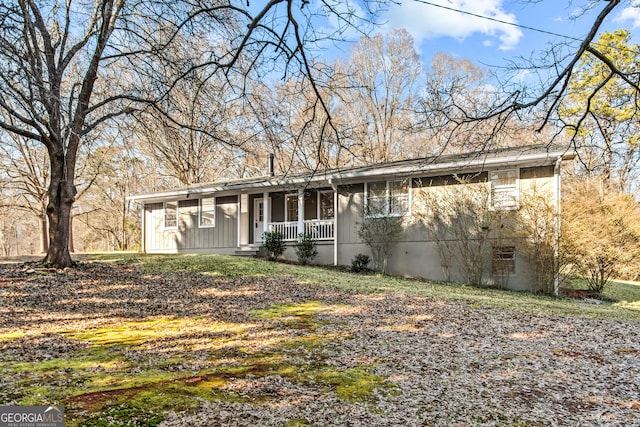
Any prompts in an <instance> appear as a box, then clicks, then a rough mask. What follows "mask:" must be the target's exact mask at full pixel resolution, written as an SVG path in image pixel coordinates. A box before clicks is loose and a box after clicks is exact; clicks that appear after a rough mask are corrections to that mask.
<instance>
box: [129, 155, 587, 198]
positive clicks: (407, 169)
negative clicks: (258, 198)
mask: <svg viewBox="0 0 640 427" xmlns="http://www.w3.org/2000/svg"><path fill="white" fill-rule="evenodd" d="M574 157H575V152H574V151H572V150H570V149H568V148H567V147H559V146H554V145H551V146H550V145H545V144H541V145H531V146H524V147H512V148H502V149H495V150H489V151H476V152H468V153H461V154H447V155H441V156H431V157H424V158H419V159H409V160H400V161H395V162H389V163H378V164H372V165H365V166H355V167H350V168H341V169H327V170H322V171H315V172H307V173H300V174H288V175H277V176H264V177H256V178H246V179H238V180H229V181H218V182H211V183H202V184H193V185H188V186H184V187H180V188H176V189H172V190H166V191H158V192H153V193H146V194H138V195H134V196H130V197H129V199H131V200H135V201H138V202H143V203H144V202H160V201H163V200H176V199H183V198H188V197H190V196H196V197H197V196H198V195H206V194H238V193H241V192H248V191H251V190H263V191H280V190H287V189H293V188H299V187H305V188H308V187H311V188H319V187H327V186H332V185H344V184H353V183H357V182H364V181H366V180H370V179H372V178H385V179H386V178H389V177H409V176H429V175H431V176H436V175H443V174H451V173H464V172H478V171H485V170H491V169H497V168H505V167H522V166H544V165H553V164H555V163H556V161H557V160H558V158H560V159H562V160H570V159H573V158H574Z"/></svg>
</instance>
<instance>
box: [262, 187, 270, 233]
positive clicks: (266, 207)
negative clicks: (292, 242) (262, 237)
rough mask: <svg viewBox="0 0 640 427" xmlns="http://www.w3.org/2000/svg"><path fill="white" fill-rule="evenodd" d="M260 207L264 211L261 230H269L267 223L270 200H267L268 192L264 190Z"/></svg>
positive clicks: (265, 231)
mask: <svg viewBox="0 0 640 427" xmlns="http://www.w3.org/2000/svg"><path fill="white" fill-rule="evenodd" d="M262 209H264V212H263V214H262V219H263V221H262V232H263V233H267V232H269V231H270V230H269V223H270V222H271V215H270V214H271V201H270V200H269V192H268V191H265V192H264V193H262Z"/></svg>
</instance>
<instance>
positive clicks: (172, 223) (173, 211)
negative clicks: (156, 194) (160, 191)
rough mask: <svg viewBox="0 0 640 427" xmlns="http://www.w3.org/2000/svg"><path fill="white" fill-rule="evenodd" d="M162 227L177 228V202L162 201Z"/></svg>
mask: <svg viewBox="0 0 640 427" xmlns="http://www.w3.org/2000/svg"><path fill="white" fill-rule="evenodd" d="M163 213H164V228H166V229H172V228H178V202H164V212H163Z"/></svg>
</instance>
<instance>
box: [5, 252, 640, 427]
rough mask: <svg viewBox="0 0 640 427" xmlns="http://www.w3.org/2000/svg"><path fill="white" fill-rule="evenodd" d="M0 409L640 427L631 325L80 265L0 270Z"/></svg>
mask: <svg viewBox="0 0 640 427" xmlns="http://www.w3.org/2000/svg"><path fill="white" fill-rule="evenodd" d="M0 375H1V377H2V381H1V382H0V403H5V404H7V403H9V404H38V405H40V404H50V403H55V404H61V405H63V406H64V407H65V416H66V424H65V425H69V426H73V425H88V426H107V425H141V426H142V425H144V426H151V425H163V426H216V425H224V426H228V425H232V426H236V425H238V426H256V425H260V426H271V425H272V426H302V425H316V426H334V425H352V426H357V425H369V426H374V425H375V426H413V425H416V426H418V425H436V426H437V425H443V426H445V425H446V426H449V425H459V426H463V425H473V426H475V425H504V426H511V425H520V426H527V425H533V426H537V425H572V426H575V425H620V426H628V425H640V323H638V322H634V321H621V320H612V319H590V318H581V317H569V316H560V315H551V314H548V315H545V314H528V313H522V312H516V311H509V310H503V309H497V308H490V307H486V306H484V305H479V304H477V303H469V302H464V301H443V300H439V299H432V298H428V297H424V296H415V295H410V294H406V293H393V292H386V293H372V294H362V293H358V292H355V291H351V292H349V291H344V290H336V289H332V288H324V287H316V286H311V285H302V284H300V283H297V281H296V279H295V278H294V276H289V275H283V274H269V275H263V276H259V275H252V276H239V277H225V276H219V275H213V274H207V273H199V272H171V271H164V272H150V271H143V270H141V269H139V268H138V267H136V266H132V265H109V264H102V263H81V264H79V266H78V268H75V269H71V270H68V271H65V272H56V271H55V270H46V269H37V268H35V267H34V266H33V265H29V264H27V265H18V266H7V265H5V266H0Z"/></svg>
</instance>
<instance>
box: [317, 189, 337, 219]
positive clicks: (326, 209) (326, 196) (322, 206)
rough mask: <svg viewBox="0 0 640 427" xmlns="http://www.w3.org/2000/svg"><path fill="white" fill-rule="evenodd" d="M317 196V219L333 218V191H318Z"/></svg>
mask: <svg viewBox="0 0 640 427" xmlns="http://www.w3.org/2000/svg"><path fill="white" fill-rule="evenodd" d="M318 198H319V199H320V202H319V203H318V206H319V210H320V212H319V216H318V218H319V219H334V217H335V216H334V215H335V214H334V212H333V193H332V192H328V191H325V192H320V193H318Z"/></svg>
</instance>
